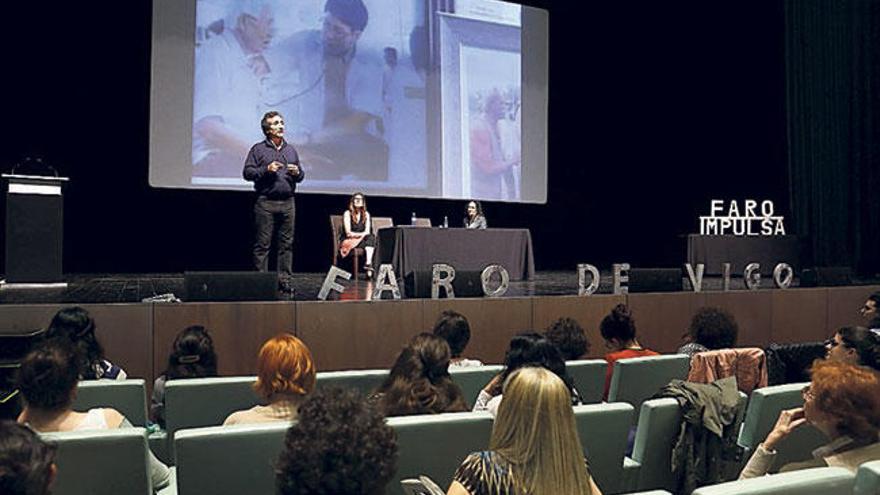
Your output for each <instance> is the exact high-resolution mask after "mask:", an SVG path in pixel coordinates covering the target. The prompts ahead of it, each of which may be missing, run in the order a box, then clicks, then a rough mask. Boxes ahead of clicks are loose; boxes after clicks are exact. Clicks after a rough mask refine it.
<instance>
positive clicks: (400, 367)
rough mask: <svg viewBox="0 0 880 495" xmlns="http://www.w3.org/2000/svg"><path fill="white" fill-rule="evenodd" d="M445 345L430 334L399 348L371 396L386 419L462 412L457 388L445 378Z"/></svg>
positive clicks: (463, 408)
mask: <svg viewBox="0 0 880 495" xmlns="http://www.w3.org/2000/svg"><path fill="white" fill-rule="evenodd" d="M450 355H451V353H450V351H449V344H447V343H446V341H445V340H444V339H442V338H441V337H437V336H436V335H432V334H430V333H421V334H419V335H416V336H415V337H414V338H413V339H412V341H411V342H410V343H409V345H407V346H406V347H404V348H403V350H402V351H401V352H400V355H399V356H398V357H397V361H396V362H395V363H394V366H393V367H392V368H391V372H390V373H389V374H388V378H386V379H385V382H384V383H382V385H381V386H380V387H379V388H378V389H377V390H376V393H375V395H374V397H375V399H376V400H378V402H379V404H380V405H381V406H382V409H383V410H384V411H385V414H386V415H388V416H406V415H410V414H436V413H442V412H458V411H466V410H467V404H466V403H465V401H464V396H463V395H462V393H461V389H460V388H459V386H458V385H456V384H455V382H453V381H452V377H450V376H449V359H450Z"/></svg>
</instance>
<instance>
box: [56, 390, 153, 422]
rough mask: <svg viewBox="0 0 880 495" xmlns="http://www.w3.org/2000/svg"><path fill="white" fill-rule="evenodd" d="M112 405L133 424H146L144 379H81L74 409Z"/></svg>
mask: <svg viewBox="0 0 880 495" xmlns="http://www.w3.org/2000/svg"><path fill="white" fill-rule="evenodd" d="M95 407H112V408H113V409H116V410H117V411H119V412H121V413H122V415H123V416H125V417H126V418H128V420H129V421H131V424H133V425H135V426H146V424H147V392H146V386H145V384H144V380H143V379H141V378H130V379H127V380H83V381H81V382H79V386H78V387H77V389H76V399H74V401H73V409H74V410H75V411H86V410H89V409H92V408H95Z"/></svg>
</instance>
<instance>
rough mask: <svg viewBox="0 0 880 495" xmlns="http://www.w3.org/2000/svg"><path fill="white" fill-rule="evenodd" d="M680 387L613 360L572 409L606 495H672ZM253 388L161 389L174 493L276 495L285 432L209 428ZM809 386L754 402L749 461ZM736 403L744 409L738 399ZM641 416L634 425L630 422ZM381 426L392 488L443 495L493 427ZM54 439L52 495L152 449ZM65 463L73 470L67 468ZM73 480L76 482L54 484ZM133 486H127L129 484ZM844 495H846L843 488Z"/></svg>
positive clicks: (466, 420)
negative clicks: (389, 437)
mask: <svg viewBox="0 0 880 495" xmlns="http://www.w3.org/2000/svg"><path fill="white" fill-rule="evenodd" d="M567 366H568V369H569V372H570V373H571V374H572V376H573V378H574V380H575V383H576V385H577V387H578V388H579V390H580V391H581V394H582V395H583V396H584V398H585V399H586V400H587V401H588V402H599V401H600V400H601V395H602V385H603V381H604V375H605V361H604V360H586V361H578V362H569V363H568V364H567ZM499 370H500V367H497V366H487V367H483V368H473V369H463V370H458V371H453V373H452V375H453V378H454V379H455V381H456V382H457V383H459V385H460V386H461V387H462V388H463V389H464V392H465V396H466V397H468V398H469V400H472V398H473V397H475V396H476V395H477V393H478V392H479V390H480V388H481V387H482V386H483V385H484V384H485V383H486V382H487V381H488V380H489V379H490V378H491V377H492V376H493V375H494V374H495V373H497V372H498V371H499ZM386 375H387V370H366V371H346V372H329V373H319V374H318V384H319V386H327V385H331V384H332V385H338V386H347V387H354V388H357V389H359V390H362V391H364V392H368V391H370V390H372V389H374V388H375V387H376V386H377V385H378V384H379V383H380V382H381V380H382V379H383V378H384V377H385V376H386ZM686 375H687V357H686V356H678V355H673V356H656V357H647V358H633V359H624V360H620V361H618V362H617V363H616V365H615V373H614V378H613V381H612V385H611V392H610V397H609V400H610V402H609V403H602V404H590V405H584V406H578V407H576V408H575V415H576V417H577V421H578V431H579V434H580V436H581V441H582V444H583V445H584V448H585V449H586V450H587V452H588V456H589V459H590V464H591V471H592V472H593V474H594V476H595V479H596V480H597V483H598V484H599V485H600V487H601V488H602V490H603V493H606V494H613V493H623V492H632V491H637V490H643V491H644V490H652V489H666V490H672V489H673V488H674V485H673V483H674V480H673V479H672V476H671V474H670V457H671V455H670V453H671V449H672V446H673V444H674V443H675V438H676V436H677V433H678V429H679V425H680V423H681V411H680V408H679V406H678V403H677V402H676V401H675V400H674V399H649V398H650V397H651V396H652V395H654V394H655V393H656V391H657V390H658V389H659V388H660V387H661V386H662V385H665V384H666V383H667V382H668V381H669V380H670V379H672V378H683V377H684V376H686ZM253 380H254V378H253V377H229V378H204V379H192V380H175V381H171V382H168V384H167V388H166V417H167V422H168V423H167V432H165V433H160V434H152V435H150V436H149V444H150V445H151V446H152V447H153V449H154V451H155V452H156V453H157V455H160V457H163V458H164V459H165V460H166V461H168V462H169V463H170V464H174V465H176V477H177V485H176V490H177V492H178V493H182V494H190V493H216V494H221V495H222V494H226V493H229V494H233V493H254V494H260V493H265V494H267V495H268V494H271V493H273V479H274V473H273V470H272V463H273V461H274V459H275V458H276V457H277V454H278V452H279V450H280V448H281V441H282V438H283V435H284V432H285V431H286V429H287V425H285V424H277V425H274V424H273V425H243V426H234V427H218V426H212V425H219V424H220V423H222V421H223V419H224V418H225V417H226V415H227V414H228V413H229V412H231V411H233V410H237V409H243V408H247V407H251V406H252V405H253V404H254V403H255V402H256V400H257V399H256V397H255V396H254V395H253V392H252V391H251V388H250V386H251V384H252V383H253ZM805 385H806V384H805V383H803V384H790V385H781V386H773V387H765V388H762V389H758V390H755V391H754V392H753V393H752V395H751V398H750V399H749V403H748V408H747V412H746V415H745V421H744V424H743V426H742V429H741V432H740V436H739V443H740V444H741V445H742V446H743V447H745V448H746V449H747V453H746V458H747V457H748V454H749V453H750V451H751V449H754V448H755V447H756V446H757V444H758V443H760V442H761V441H762V440H763V438H764V437H765V436H766V435H767V433H768V432H769V431H770V429H771V428H772V426H773V424H774V423H775V422H776V418H777V416H778V414H779V411H781V410H782V409H787V408H791V407H795V406H798V405H800V404H802V401H803V399H802V396H801V389H802V388H803V387H804V386H805ZM143 387H144V383H143V380H127V381H124V382H89V383H85V382H84V383H83V384H81V387H80V392H79V394H78V398H77V404H76V408H77V409H79V408H87V407H94V406H97V405H105V406H112V407H116V408H117V409H119V410H121V411H122V412H123V413H124V414H126V415H127V416H128V417H129V418H130V419H131V420H132V422H133V423H134V424H135V425H139V424H143V421H145V419H146V414H145V396H144V389H143ZM742 397H743V400H746V397H745V396H744V395H743V396H742ZM646 399H649V400H646ZM637 408H638V410H639V414H638V415H636V414H635V411H636V409H637ZM388 421H389V424H390V425H391V426H392V427H394V428H395V430H396V431H397V435H398V442H399V448H400V456H399V462H398V470H397V480H399V479H404V478H409V477H413V476H417V475H420V474H425V475H428V476H430V477H432V478H433V479H434V480H436V481H437V482H438V483H439V484H440V485H441V486H444V485H447V484H448V483H449V480H450V478H451V475H452V473H453V472H454V471H455V469H456V468H457V466H458V464H459V463H460V462H461V460H462V459H463V458H464V457H465V456H466V455H467V454H468V453H470V452H472V451H475V450H483V449H485V448H486V447H487V445H488V439H489V435H490V432H491V424H492V423H491V421H492V420H491V417H490V416H488V415H486V414H484V413H455V414H443V415H436V416H411V417H400V418H389V420H388ZM635 421H637V425H638V426H637V430H636V438H635V445H634V449H633V454H632V456H631V457H625V455H624V452H625V449H626V443H627V434H628V432H629V430H630V427H631V426H632V425H633V424H634V422H635ZM54 438H56V439H58V440H59V442H60V444H61V447H60V452H59V455H60V456H61V458H59V463H58V464H59V468H60V471H59V476H60V479H59V483H58V484H57V486H58V488H59V490H58V493H61V494H62V495H64V494H68V493H70V494H79V493H118V492H113V491H112V490H111V491H107V492H104V491H101V490H97V489H94V480H92V481H91V482H90V481H89V480H88V479H87V478H88V477H89V475H91V476H92V477H94V476H95V474H96V473H95V468H94V466H120V467H119V469H108V471H112V472H117V471H118V472H121V473H130V472H131V470H132V469H134V468H132V466H140V465H144V463H143V462H140V461H137V460H135V461H132V459H131V452H133V453H135V454H136V453H137V452H140V454H141V455H145V451H146V447H145V446H146V445H147V442H148V437H147V434H146V432H145V430H143V429H132V430H127V431H126V430H119V431H114V432H106V433H103V434H102V435H99V436H95V435H94V434H93V433H91V432H90V433H88V434H83V433H65V434H56V435H54ZM111 440H113V441H119V442H122V443H124V442H128V444H127V445H129V448H130V449H131V452H130V453H129V454H122V453H120V454H119V455H114V454H112V453H111V450H112V449H111V448H110V447H109V446H108V445H107V442H109V441H111ZM166 442H167V443H166ZM822 442H823V441H822V439H821V437H820V436H819V434H818V432H817V431H816V430H814V429H811V428H802V429H800V430H798V431H797V432H795V434H793V435H792V436H791V437H790V438H789V439H787V440H786V442H785V443H784V444H783V445H780V447H779V452H780V453H779V455H778V459H777V462H778V464H779V465H781V464H784V463H786V462H789V461H791V460H794V459H798V458H799V459H802V458H803V457H804V453H805V452H810V451H811V450H812V449H814V448H816V447H817V446H819V445H821V443H822ZM95 451H100V454H101V455H105V456H107V459H108V460H107V461H106V462H107V464H104V463H103V462H98V463H96V464H93V465H92V466H93V467H92V468H91V469H87V470H85V471H80V470H79V469H76V468H74V467H71V466H76V465H77V464H76V462H77V459H79V460H82V459H83V458H89V459H95V456H96V452H95ZM68 458H70V459H71V461H70V462H72V464H67V465H66V464H65V461H66V460H67V459H68ZM777 467H778V466H777ZM107 474H108V473H107V472H105V470H104V469H103V468H102V469H101V472H100V485H101V486H100V487H101V488H103V487H109V486H113V485H112V483H111V482H109V480H107ZM75 476H82V477H84V479H78V480H76V481H73V480H71V481H70V482H65V483H62V482H61V481H65V480H66V479H68V478H71V477H75ZM126 477H127V476H126ZM131 481H132V480H131V478H128V479H127V480H126V481H125V482H126V483H130V482H131ZM144 483H147V482H146V481H145V482H144ZM147 488H148V487H147ZM389 493H401V490H400V485H399V483H397V481H395V482H393V483H392V484H391V485H389ZM705 493H740V492H738V491H735V490H734V491H730V492H705ZM755 493H775V492H755ZM780 493H795V492H780ZM828 493H831V492H828ZM846 493H851V488H850V491H847V492H846Z"/></svg>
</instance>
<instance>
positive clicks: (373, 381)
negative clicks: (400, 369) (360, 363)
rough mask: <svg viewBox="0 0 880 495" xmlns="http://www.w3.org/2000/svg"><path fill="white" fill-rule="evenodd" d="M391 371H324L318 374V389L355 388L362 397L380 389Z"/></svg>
mask: <svg viewBox="0 0 880 495" xmlns="http://www.w3.org/2000/svg"><path fill="white" fill-rule="evenodd" d="M388 372H389V370H385V369H382V370H350V371H322V372H321V373H318V374H317V378H316V386H317V387H319V388H320V387H340V388H353V389H355V390H358V391H360V393H361V394H362V395H365V396H366V395H369V394H370V393H371V392H372V391H374V390H376V389H377V388H379V385H382V382H383V381H385V378H387V377H388Z"/></svg>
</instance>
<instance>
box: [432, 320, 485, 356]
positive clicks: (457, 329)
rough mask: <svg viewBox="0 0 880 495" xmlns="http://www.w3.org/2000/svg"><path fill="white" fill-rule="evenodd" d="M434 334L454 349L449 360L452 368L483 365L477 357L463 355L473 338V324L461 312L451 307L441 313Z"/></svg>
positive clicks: (451, 349)
mask: <svg viewBox="0 0 880 495" xmlns="http://www.w3.org/2000/svg"><path fill="white" fill-rule="evenodd" d="M434 335H436V336H438V337H442V338H443V339H445V340H446V342H447V343H448V344H449V350H450V351H452V359H450V360H449V366H450V367H451V368H465V367H470V366H482V365H483V363H482V362H481V361H479V360H477V359H467V358H465V357H462V353H463V352H464V348H465V347H467V345H468V342H470V340H471V326H470V324H469V323H468V321H467V318H465V317H464V315H462V314H461V313H459V312H457V311H452V310H451V309H447V310H446V311H444V312H442V313H440V317H439V318H437V322H436V323H434Z"/></svg>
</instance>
